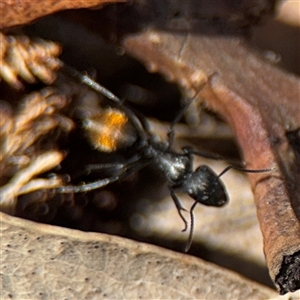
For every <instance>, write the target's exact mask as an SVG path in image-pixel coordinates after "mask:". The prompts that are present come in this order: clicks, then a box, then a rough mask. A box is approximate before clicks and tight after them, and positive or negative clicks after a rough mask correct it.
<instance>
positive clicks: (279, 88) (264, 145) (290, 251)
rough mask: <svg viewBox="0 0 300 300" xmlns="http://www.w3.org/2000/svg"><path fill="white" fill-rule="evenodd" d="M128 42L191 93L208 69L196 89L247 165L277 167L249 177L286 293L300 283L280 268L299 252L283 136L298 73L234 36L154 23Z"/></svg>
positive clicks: (291, 117)
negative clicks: (227, 128) (224, 124)
mask: <svg viewBox="0 0 300 300" xmlns="http://www.w3.org/2000/svg"><path fill="white" fill-rule="evenodd" d="M200 26H201V25H200ZM123 46H124V47H125V48H126V50H127V52H128V53H130V54H132V55H134V56H135V57H137V58H139V59H140V60H142V61H143V62H144V63H145V64H146V66H148V67H149V69H150V70H152V71H157V72H161V73H163V74H164V75H165V76H166V77H167V78H170V79H172V80H174V81H176V82H178V83H180V84H181V85H182V86H183V87H185V88H186V89H188V90H193V91H194V92H195V91H197V88H198V87H200V86H201V81H202V80H203V78H205V76H206V77H209V76H210V75H211V74H215V75H213V76H212V77H211V79H210V81H209V83H208V84H207V85H206V87H205V88H203V89H202V90H201V92H200V93H199V96H200V97H201V98H204V99H205V102H206V104H207V105H208V107H210V108H212V109H213V110H215V111H216V112H218V113H220V115H222V117H223V118H225V119H226V120H227V121H228V122H229V124H230V125H231V127H232V128H233V130H234V132H235V135H236V137H237V140H238V142H239V144H240V146H241V149H242V152H243V155H244V158H245V161H246V162H247V168H252V169H263V168H271V167H276V169H277V171H273V172H272V173H262V174H251V175H249V178H250V181H251V184H252V187H253V190H254V193H255V201H256V206H257V212H258V218H259V221H260V226H261V230H262V232H263V236H264V251H265V255H266V259H267V263H268V267H269V271H270V275H271V277H272V279H273V281H274V282H275V284H276V285H277V287H278V289H279V290H280V292H281V293H285V292H287V291H291V290H295V289H298V288H299V287H300V278H297V277H295V276H294V275H295V274H289V275H287V274H284V271H283V274H282V273H280V272H281V271H282V270H284V267H283V265H284V257H286V256H288V257H290V256H291V255H292V256H293V255H294V254H295V253H297V252H298V251H300V224H299V217H300V213H299V207H300V205H299V202H300V186H299V182H300V174H299V166H300V163H299V161H298V160H297V154H296V153H295V152H294V150H293V147H292V145H290V144H289V141H288V139H287V136H286V134H287V132H286V129H287V128H288V129H289V131H293V130H297V129H298V128H300V117H299V116H300V100H299V95H300V90H299V86H300V82H299V79H298V78H296V77H295V76H292V75H289V74H287V73H285V72H283V71H281V70H279V69H278V68H276V67H274V66H272V65H270V64H268V63H267V62H265V61H264V60H263V58H262V57H259V56H258V55H257V54H255V53H253V52H251V51H250V49H248V48H247V47H246V46H245V45H243V43H242V41H241V40H240V39H238V38H233V37H232V38H229V37H225V38H222V37H218V36H201V35H199V34H198V35H197V34H193V33H192V31H191V32H189V33H188V32H186V33H181V34H176V35H174V34H170V33H166V32H163V31H158V30H157V31H154V30H149V31H146V32H144V33H140V34H136V35H132V36H130V35H128V36H126V38H124V40H123ZM297 207H298V211H297V210H296V208H297ZM296 255H298V254H296ZM298 267H299V266H298ZM295 271H297V270H295ZM286 275H287V276H286ZM278 276H279V277H280V276H282V278H285V279H284V282H285V284H282V283H281V284H279V283H278V282H279V281H278Z"/></svg>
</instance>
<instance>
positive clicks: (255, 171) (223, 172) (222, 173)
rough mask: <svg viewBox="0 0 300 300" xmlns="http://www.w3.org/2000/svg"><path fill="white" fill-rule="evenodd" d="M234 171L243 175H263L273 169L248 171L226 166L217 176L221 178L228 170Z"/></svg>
mask: <svg viewBox="0 0 300 300" xmlns="http://www.w3.org/2000/svg"><path fill="white" fill-rule="evenodd" d="M231 169H234V170H237V171H240V172H244V173H264V172H271V171H273V170H274V169H275V168H270V169H258V170H249V169H243V168H239V167H235V166H228V167H226V168H225V169H224V170H223V171H222V172H221V173H220V174H219V175H218V177H221V176H222V175H224V174H225V173H227V172H228V171H229V170H231Z"/></svg>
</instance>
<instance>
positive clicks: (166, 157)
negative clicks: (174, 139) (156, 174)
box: [147, 142, 192, 186]
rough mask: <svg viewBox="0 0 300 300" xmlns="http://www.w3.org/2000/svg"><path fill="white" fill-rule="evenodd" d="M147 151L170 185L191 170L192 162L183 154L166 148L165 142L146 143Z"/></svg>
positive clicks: (184, 176) (176, 182)
mask: <svg viewBox="0 0 300 300" xmlns="http://www.w3.org/2000/svg"><path fill="white" fill-rule="evenodd" d="M147 153H148V155H149V156H150V155H151V158H152V160H153V162H154V163H153V165H154V166H156V168H158V169H159V170H160V171H161V172H162V173H163V174H164V175H165V177H166V179H167V181H168V183H169V184H170V186H174V185H177V184H178V182H180V181H182V180H184V179H185V178H186V177H187V176H188V174H190V173H191V172H192V162H191V160H190V158H189V157H188V156H187V155H185V154H179V153H176V152H174V151H171V150H168V149H167V146H166V144H164V143H160V142H153V143H150V144H149V145H148V148H147Z"/></svg>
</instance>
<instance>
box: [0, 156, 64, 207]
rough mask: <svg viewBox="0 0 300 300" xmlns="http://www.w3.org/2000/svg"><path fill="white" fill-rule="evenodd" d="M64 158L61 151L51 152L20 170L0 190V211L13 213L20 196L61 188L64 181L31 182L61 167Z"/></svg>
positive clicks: (55, 179)
mask: <svg viewBox="0 0 300 300" xmlns="http://www.w3.org/2000/svg"><path fill="white" fill-rule="evenodd" d="M63 157H64V156H63V154H62V153H61V152H59V151H49V152H47V153H43V154H41V155H40V156H38V157H37V158H36V159H35V160H33V161H32V162H31V164H29V166H28V167H26V168H24V169H23V170H20V171H19V172H18V173H17V174H16V175H15V176H14V177H13V178H12V179H11V180H10V181H9V182H8V183H7V184H6V185H4V186H3V187H1V188H0V210H1V211H4V212H9V213H13V211H14V209H15V206H16V201H17V197H18V196H19V195H20V194H24V193H28V192H32V191H36V190H39V189H43V188H46V189H49V188H55V187H58V186H60V185H61V184H62V181H61V180H60V179H58V178H53V179H49V180H46V179H45V180H39V181H37V180H34V181H31V180H32V178H33V177H35V176H36V175H39V174H41V173H43V172H46V171H49V170H51V169H53V168H54V167H56V166H57V165H59V164H60V162H61V161H62V160H63Z"/></svg>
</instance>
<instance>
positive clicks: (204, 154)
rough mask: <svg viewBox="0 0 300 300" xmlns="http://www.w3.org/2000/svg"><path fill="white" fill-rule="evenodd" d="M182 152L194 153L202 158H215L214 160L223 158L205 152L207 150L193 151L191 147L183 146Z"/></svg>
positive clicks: (222, 158)
mask: <svg viewBox="0 0 300 300" xmlns="http://www.w3.org/2000/svg"><path fill="white" fill-rule="evenodd" d="M182 150H183V153H185V154H190V155H196V156H201V157H204V158H209V159H215V160H224V157H222V156H219V155H216V154H212V153H207V152H202V151H201V152H200V151H195V150H194V149H193V148H192V147H188V146H187V147H183V148H182Z"/></svg>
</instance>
